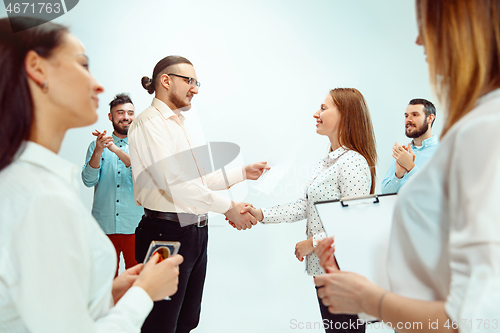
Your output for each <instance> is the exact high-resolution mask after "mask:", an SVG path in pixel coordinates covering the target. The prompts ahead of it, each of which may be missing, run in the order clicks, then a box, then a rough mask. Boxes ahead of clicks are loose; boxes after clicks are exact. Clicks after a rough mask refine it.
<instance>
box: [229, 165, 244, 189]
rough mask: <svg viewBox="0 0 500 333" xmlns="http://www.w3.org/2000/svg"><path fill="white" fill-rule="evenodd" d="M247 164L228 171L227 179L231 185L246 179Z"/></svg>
mask: <svg viewBox="0 0 500 333" xmlns="http://www.w3.org/2000/svg"><path fill="white" fill-rule="evenodd" d="M244 175H245V166H242V167H238V168H234V169H231V170H229V171H227V172H226V176H227V181H228V182H229V186H231V185H234V184H236V183H239V182H242V181H244V180H245V176H244Z"/></svg>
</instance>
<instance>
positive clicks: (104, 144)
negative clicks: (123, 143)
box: [92, 130, 114, 151]
mask: <svg viewBox="0 0 500 333" xmlns="http://www.w3.org/2000/svg"><path fill="white" fill-rule="evenodd" d="M92 135H94V136H96V137H97V138H96V140H95V143H96V145H95V149H97V150H98V151H103V150H104V148H110V147H111V146H112V145H114V143H113V137H112V136H106V130H104V132H102V133H101V132H99V131H98V130H94V131H93V132H92Z"/></svg>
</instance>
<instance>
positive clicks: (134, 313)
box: [116, 286, 153, 329]
mask: <svg viewBox="0 0 500 333" xmlns="http://www.w3.org/2000/svg"><path fill="white" fill-rule="evenodd" d="M116 307H117V308H121V309H127V310H128V311H127V313H128V314H129V320H130V321H131V322H132V323H133V324H134V326H136V327H137V328H138V329H140V327H141V326H142V324H143V323H144V320H146V317H147V316H148V315H149V313H150V312H151V310H152V309H153V300H152V299H151V297H149V295H148V293H147V292H146V291H145V290H144V289H142V288H141V287H137V286H135V287H131V288H130V289H129V290H128V291H127V292H126V293H125V295H123V297H122V298H121V299H120V300H119V301H118V303H116Z"/></svg>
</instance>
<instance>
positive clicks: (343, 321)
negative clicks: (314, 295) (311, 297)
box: [316, 287, 365, 333]
mask: <svg viewBox="0 0 500 333" xmlns="http://www.w3.org/2000/svg"><path fill="white" fill-rule="evenodd" d="M317 289H318V288H317V287H316V290H317ZM318 302H319V310H320V311H321V317H322V318H323V327H324V328H325V332H327V333H364V332H365V324H364V323H363V324H362V325H358V321H357V320H358V315H349V314H333V313H331V312H330V311H328V307H326V306H324V305H323V302H321V298H319V297H318Z"/></svg>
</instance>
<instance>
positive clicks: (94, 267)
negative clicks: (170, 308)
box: [0, 142, 153, 333]
mask: <svg viewBox="0 0 500 333" xmlns="http://www.w3.org/2000/svg"><path fill="white" fill-rule="evenodd" d="M78 175H79V168H78V167H76V166H74V165H72V164H70V163H69V162H67V161H66V160H64V159H62V158H61V157H59V156H58V155H56V154H54V153H53V152H51V151H49V150H47V149H46V148H44V147H42V146H40V145H38V144H35V143H33V142H27V144H26V148H25V150H24V151H23V152H22V154H21V155H20V156H19V157H18V158H17V159H16V160H15V161H14V162H13V163H12V164H11V165H9V166H8V167H7V168H5V169H4V170H2V171H1V172H0V188H1V189H2V190H1V192H0V221H1V222H0V332H9V333H11V332H16V333H18V332H19V333H20V332H31V333H39V332H47V333H57V332H61V333H68V332H71V333H77V332H85V333H88V332H102V333H113V332H139V331H140V328H141V326H142V323H143V322H144V320H145V318H146V317H147V315H148V314H149V312H150V311H151V309H152V307H153V302H152V300H151V298H150V297H149V296H148V294H147V293H146V292H145V291H144V290H143V289H141V288H139V287H133V288H131V289H129V290H128V292H127V293H126V294H125V295H124V296H123V298H122V299H121V300H120V301H119V302H118V303H117V304H116V306H113V298H112V295H111V288H112V282H113V276H114V274H115V270H116V253H115V250H114V248H113V245H112V244H111V242H110V241H109V239H108V238H107V237H106V235H105V234H104V233H103V232H102V230H101V228H100V227H99V225H98V224H97V222H96V220H95V219H94V218H93V217H92V215H91V214H90V212H89V211H88V210H87V209H86V208H85V207H84V206H83V204H82V203H81V201H80V199H79V197H78V184H79V181H78V178H77V177H78Z"/></svg>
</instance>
